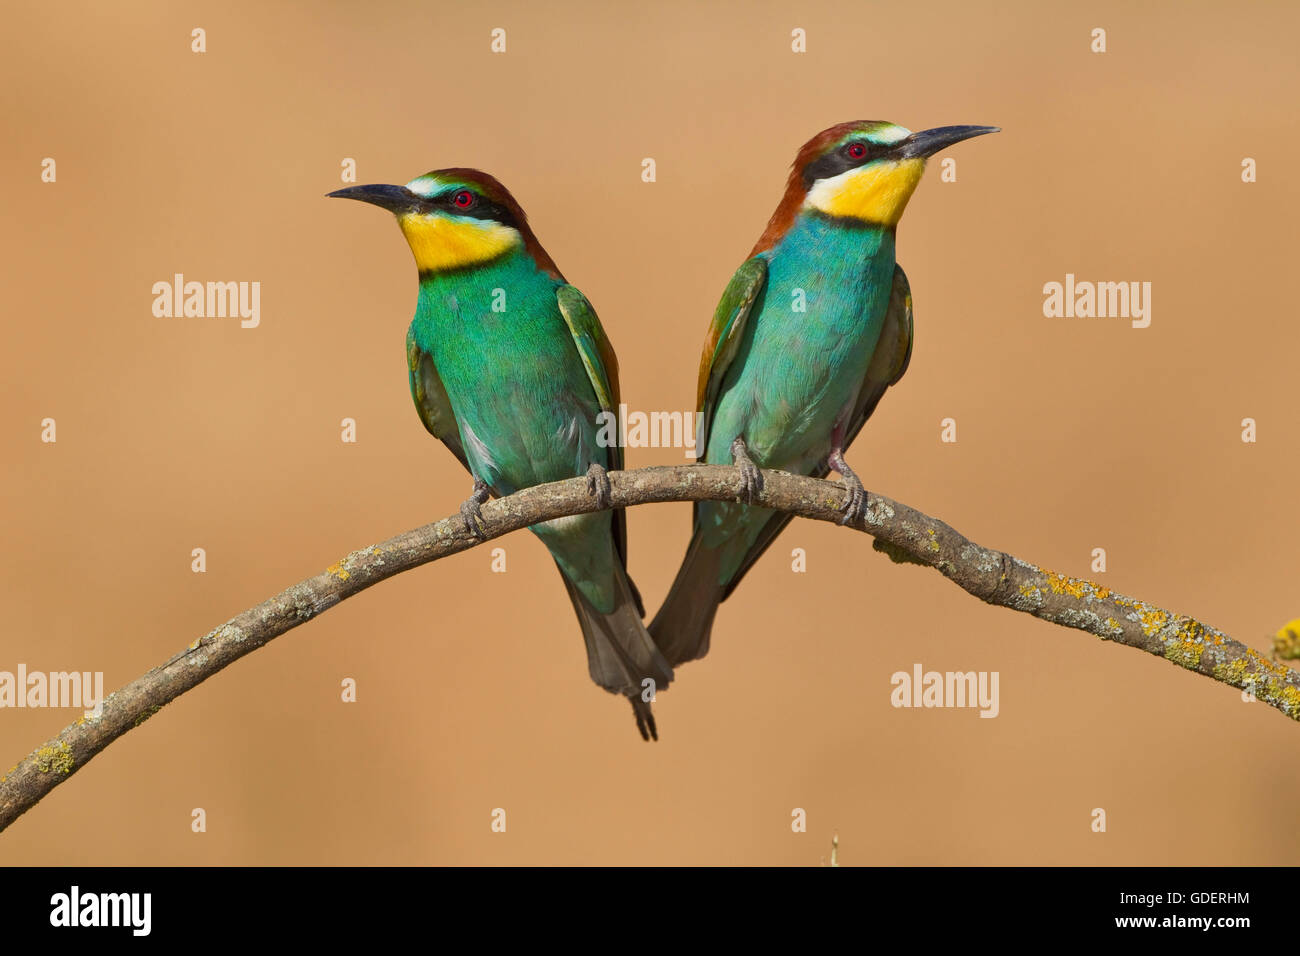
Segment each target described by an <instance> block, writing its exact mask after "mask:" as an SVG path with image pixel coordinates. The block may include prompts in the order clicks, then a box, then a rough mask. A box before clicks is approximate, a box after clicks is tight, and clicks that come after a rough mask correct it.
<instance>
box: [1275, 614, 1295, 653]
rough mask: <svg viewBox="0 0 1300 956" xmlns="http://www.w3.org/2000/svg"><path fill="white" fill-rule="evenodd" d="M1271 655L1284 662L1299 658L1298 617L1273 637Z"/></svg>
mask: <svg viewBox="0 0 1300 956" xmlns="http://www.w3.org/2000/svg"><path fill="white" fill-rule="evenodd" d="M1273 653H1274V654H1276V655H1277V656H1278V657H1281V658H1283V659H1284V660H1295V659H1297V658H1300V617H1298V618H1296V619H1295V620H1294V621H1292V622H1291V623H1290V624H1286V625H1283V627H1282V630H1280V631H1278V632H1277V633H1276V634H1275V635H1273Z"/></svg>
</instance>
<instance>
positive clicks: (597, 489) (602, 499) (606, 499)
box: [587, 461, 614, 508]
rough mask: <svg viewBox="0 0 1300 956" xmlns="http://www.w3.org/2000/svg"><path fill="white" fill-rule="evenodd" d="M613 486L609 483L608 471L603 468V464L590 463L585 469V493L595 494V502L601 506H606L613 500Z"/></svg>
mask: <svg viewBox="0 0 1300 956" xmlns="http://www.w3.org/2000/svg"><path fill="white" fill-rule="evenodd" d="M613 491H614V489H613V487H612V486H611V485H610V483H609V472H608V471H606V470H605V466H604V465H600V464H597V463H596V462H594V461H593V462H592V463H591V467H590V468H588V469H587V494H589V495H595V496H596V504H597V505H598V506H600V507H601V508H608V507H609V505H610V502H611V501H613V500H614V499H613Z"/></svg>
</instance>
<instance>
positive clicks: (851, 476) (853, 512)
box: [827, 448, 867, 525]
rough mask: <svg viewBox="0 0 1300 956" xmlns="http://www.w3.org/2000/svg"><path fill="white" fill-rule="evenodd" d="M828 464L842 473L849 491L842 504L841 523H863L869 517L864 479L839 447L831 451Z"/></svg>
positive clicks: (841, 475)
mask: <svg viewBox="0 0 1300 956" xmlns="http://www.w3.org/2000/svg"><path fill="white" fill-rule="evenodd" d="M827 464H829V465H830V466H831V467H832V468H834V469H835V470H836V471H838V472H839V473H840V477H841V478H843V479H844V489H845V491H846V492H847V494H846V495H845V497H844V504H842V505H840V524H843V525H856V524H862V523H863V521H864V520H866V517H867V489H866V488H864V487H862V479H860V478H859V477H858V474H857V472H855V471H854V470H853V469H852V468H850V467H849V464H848V462H846V461H845V460H844V452H842V451H841V450H840V449H838V448H837V449H835V450H834V451H833V452H831V456H830V458H829V459H828V461H827Z"/></svg>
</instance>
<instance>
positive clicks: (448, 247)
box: [397, 213, 523, 272]
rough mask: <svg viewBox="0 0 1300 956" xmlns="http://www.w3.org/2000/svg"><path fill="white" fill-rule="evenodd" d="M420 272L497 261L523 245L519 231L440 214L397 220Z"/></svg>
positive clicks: (412, 215)
mask: <svg viewBox="0 0 1300 956" xmlns="http://www.w3.org/2000/svg"><path fill="white" fill-rule="evenodd" d="M397 224H398V225H399V226H401V227H402V235H404V236H406V241H407V244H408V245H410V247H411V252H412V253H413V254H414V255H415V265H416V267H417V268H418V269H419V270H420V271H421V272H444V271H447V270H449V269H461V268H464V267H465V266H472V265H475V264H477V263H480V262H487V261H489V260H491V259H495V258H497V256H500V255H502V254H504V253H506V252H509V251H510V250H511V249H512V248H514V247H515V246H517V245H519V244H520V243H521V242H522V241H523V237H522V236H520V235H519V231H518V230H517V229H512V228H511V227H510V226H507V225H503V224H502V223H499V222H494V221H492V220H486V219H471V218H469V217H461V216H447V215H445V214H441V213H434V214H430V215H420V214H419V213H407V214H406V215H404V216H398V217H397Z"/></svg>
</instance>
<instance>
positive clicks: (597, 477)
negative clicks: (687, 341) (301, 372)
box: [329, 169, 673, 740]
mask: <svg viewBox="0 0 1300 956" xmlns="http://www.w3.org/2000/svg"><path fill="white" fill-rule="evenodd" d="M329 195H331V196H338V197H341V198H345V199H359V200H361V201H362V202H368V203H373V204H374V205H376V206H381V207H382V208H384V209H387V210H389V211H390V212H392V213H393V214H394V215H396V217H397V223H398V225H399V226H400V227H401V230H402V234H403V235H404V236H405V237H406V241H407V243H409V244H410V247H411V252H413V253H414V254H415V264H416V266H417V267H418V269H419V273H420V293H419V298H418V300H417V303H416V310H415V319H414V320H413V321H412V322H411V327H410V330H409V331H408V333H407V336H406V357H407V366H408V368H409V370H410V386H411V396H412V397H413V398H414V399H415V409H416V411H417V412H418V413H419V415H420V420H421V421H422V422H423V423H424V427H425V428H427V429H428V430H429V431H430V432H432V433H433V435H434V436H435V437H436V438H438V439H440V440H441V441H442V443H443V444H444V445H446V446H447V447H448V448H449V449H451V451H452V453H453V454H455V455H456V457H457V458H459V459H460V462H461V464H462V465H464V466H465V468H466V469H468V471H469V473H470V474H471V475H472V476H473V479H474V486H473V491H472V493H471V494H470V497H469V498H468V499H467V500H466V501H465V502H464V504H462V505H461V508H460V512H461V515H462V517H463V519H464V522H465V528H466V530H467V531H468V532H469V533H471V534H477V533H479V531H480V530H481V522H482V515H481V511H480V505H481V504H482V503H483V502H484V501H486V500H487V499H488V496H489V494H495V495H508V494H510V493H512V492H514V491H516V490H518V489H520V488H526V487H529V486H531V485H538V484H542V483H544V482H548V481H558V480H560V479H563V478H573V477H580V476H583V475H586V476H587V478H588V487H589V488H590V490H591V493H592V494H594V495H596V497H597V499H598V500H599V501H601V503H602V504H605V503H608V500H609V499H608V495H609V479H608V478H607V477H606V474H605V472H606V470H607V469H611V468H612V469H620V468H622V467H623V450H622V448H620V447H619V446H618V444H617V442H615V443H613V445H611V446H610V447H605V446H606V445H607V444H608V442H603V441H598V434H599V433H600V431H601V425H602V419H600V418H598V416H600V413H601V412H610V413H617V410H618V403H619V394H618V361H617V359H616V358H615V356H614V350H613V349H612V348H611V347H610V344H609V340H608V339H607V338H606V337H605V333H604V330H603V329H602V328H601V325H600V320H599V319H598V318H597V317H596V312H595V310H594V309H592V307H591V304H590V303H589V302H588V301H587V300H586V298H585V297H584V296H583V294H582V293H581V292H579V291H578V290H577V289H576V288H574V287H573V286H571V285H569V284H568V283H567V282H566V281H565V280H564V277H563V276H562V275H561V274H560V270H559V269H558V268H556V265H555V262H554V261H553V260H552V259H551V257H550V256H549V255H547V254H546V250H545V249H543V248H542V246H541V243H539V242H538V241H537V237H536V236H534V235H533V231H532V229H530V228H529V225H528V219H527V218H526V217H525V215H524V211H523V209H521V208H520V206H519V203H517V202H516V201H515V199H514V197H513V196H511V195H510V193H509V192H508V191H507V190H506V188H505V187H504V186H503V185H501V183H499V182H498V181H497V180H496V179H494V178H493V177H491V176H489V175H487V174H486V173H483V172H479V171H478V170H474V169H439V170H435V171H433V172H431V173H427V174H426V175H424V176H420V177H419V178H417V179H413V180H411V182H409V183H407V184H406V185H405V186H352V187H350V188H348V189H340V190H338V191H336V192H332V193H330V194H329ZM606 432H608V429H606ZM531 530H532V531H533V532H534V533H535V534H536V535H537V536H538V537H539V538H541V539H542V541H543V542H544V543H545V544H546V547H547V548H548V549H549V550H550V552H551V555H552V556H553V557H554V558H555V563H556V564H557V565H558V566H559V569H560V576H561V577H562V578H563V579H564V586H565V587H566V588H568V591H569V597H570V598H571V599H572V601H573V607H574V609H575V610H576V611H577V614H578V621H579V622H580V623H581V625H582V635H583V639H584V640H585V642H586V645H587V665H588V669H589V670H590V672H591V678H592V680H594V681H595V682H596V683H597V684H599V685H600V686H601V687H603V688H605V689H606V690H608V691H611V692H613V693H617V694H623V695H625V696H627V697H628V698H629V699H630V700H631V702H632V710H633V712H634V713H635V715H636V722H637V728H638V729H639V730H640V731H641V736H642V737H643V738H645V739H647V740H649V739H650V737H651V736H653V737H654V738H655V739H656V740H657V739H658V732H657V730H656V729H655V722H654V716H653V715H652V713H651V710H650V705H649V703H647V702H645V701H643V700H642V691H643V685H642V681H643V680H644V679H646V678H650V679H651V680H653V681H654V686H655V688H657V689H663V688H664V687H666V686H667V685H668V683H669V681H670V680H672V676H673V672H672V668H671V667H670V666H669V664H668V662H667V661H666V660H665V659H664V657H663V655H662V654H661V653H660V652H659V650H658V648H656V647H655V644H654V641H653V640H652V639H651V638H650V635H649V633H648V632H647V631H646V628H645V625H644V624H643V623H642V620H641V619H642V617H643V616H644V614H645V611H644V609H643V607H642V605H641V597H640V595H639V594H638V593H637V589H636V586H635V585H634V584H633V583H632V581H631V579H630V578H629V577H628V574H627V532H626V523H625V516H624V514H623V512H622V511H617V512H610V511H599V512H596V513H594V514H585V515H577V516H574V517H570V518H557V519H556V520H554V521H547V522H544V523H542V524H538V525H534V526H533V527H532V529H531Z"/></svg>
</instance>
